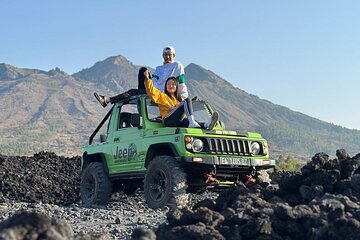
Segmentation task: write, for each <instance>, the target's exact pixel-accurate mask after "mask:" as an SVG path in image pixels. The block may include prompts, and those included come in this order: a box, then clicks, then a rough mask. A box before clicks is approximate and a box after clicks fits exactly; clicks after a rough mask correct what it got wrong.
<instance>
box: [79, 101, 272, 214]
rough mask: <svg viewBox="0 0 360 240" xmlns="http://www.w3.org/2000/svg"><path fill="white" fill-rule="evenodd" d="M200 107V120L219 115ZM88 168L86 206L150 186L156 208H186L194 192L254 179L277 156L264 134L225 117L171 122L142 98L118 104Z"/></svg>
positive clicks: (85, 159) (90, 152)
mask: <svg viewBox="0 0 360 240" xmlns="http://www.w3.org/2000/svg"><path fill="white" fill-rule="evenodd" d="M193 108H194V117H195V119H196V120H197V121H198V122H206V121H208V120H209V118H210V116H211V113H212V112H213V110H212V108H211V107H210V106H209V104H208V103H206V102H204V101H194V102H193ZM106 122H108V123H107V124H105V123H106ZM106 126H107V128H106ZM100 130H102V131H103V132H104V133H106V134H101V131H100ZM96 135H100V138H99V141H98V142H94V137H95V136H96ZM81 165H82V176H81V186H80V193H81V200H82V202H83V204H85V205H98V204H99V205H103V204H107V202H108V201H109V200H110V197H111V194H112V192H113V191H116V190H119V189H120V188H121V189H122V190H123V191H124V192H128V193H131V192H134V191H135V190H136V189H137V188H139V187H143V188H144V195H145V199H146V202H147V204H148V206H149V207H150V208H154V209H155V208H161V207H164V206H165V205H168V206H169V207H170V208H175V207H182V206H184V205H186V204H187V202H188V193H201V192H203V191H204V190H206V189H211V190H217V189H221V188H224V187H228V186H232V185H233V184H234V183H235V182H236V181H243V182H246V181H252V180H254V179H256V178H257V177H258V175H259V172H260V171H261V170H267V169H270V168H274V167H275V161H274V160H270V159H269V152H268V145H267V142H266V140H265V139H263V138H262V137H261V135H260V134H258V133H253V132H248V133H238V132H235V131H225V130H224V127H223V124H222V123H221V122H220V121H219V122H217V123H216V126H215V127H214V129H213V130H206V129H200V128H180V127H164V125H163V124H162V122H161V118H160V116H159V109H158V106H157V105H155V104H154V103H153V102H152V101H151V100H150V98H149V97H147V96H146V95H139V96H133V97H130V98H129V99H127V100H126V101H123V102H119V103H115V104H114V105H113V107H112V108H111V110H110V111H109V112H108V113H107V115H106V116H105V118H104V119H103V120H102V121H101V123H100V125H99V126H98V127H97V128H96V130H95V131H94V133H93V134H92V135H91V137H90V139H89V144H88V145H87V146H85V148H84V153H83V156H82V162H81ZM261 172H264V171H261Z"/></svg>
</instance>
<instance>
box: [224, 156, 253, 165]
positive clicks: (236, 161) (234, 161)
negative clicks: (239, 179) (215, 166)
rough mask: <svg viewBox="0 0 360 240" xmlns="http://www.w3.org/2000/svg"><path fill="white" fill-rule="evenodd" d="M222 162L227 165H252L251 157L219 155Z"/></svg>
mask: <svg viewBox="0 0 360 240" xmlns="http://www.w3.org/2000/svg"><path fill="white" fill-rule="evenodd" d="M219 161H220V164H226V165H246V166H249V165H250V159H249V158H225V157H219Z"/></svg>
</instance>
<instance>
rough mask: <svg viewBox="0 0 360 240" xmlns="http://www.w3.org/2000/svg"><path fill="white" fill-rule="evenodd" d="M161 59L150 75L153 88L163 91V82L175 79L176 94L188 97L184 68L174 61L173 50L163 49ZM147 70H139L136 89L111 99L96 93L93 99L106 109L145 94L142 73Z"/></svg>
mask: <svg viewBox="0 0 360 240" xmlns="http://www.w3.org/2000/svg"><path fill="white" fill-rule="evenodd" d="M162 56H163V59H164V62H163V64H162V65H160V66H157V67H156V70H155V72H154V74H153V75H152V79H153V83H154V86H155V87H156V88H157V89H159V90H160V91H162V92H164V91H165V82H166V80H167V79H168V78H169V77H176V78H177V79H178V81H179V91H178V94H179V95H180V97H182V98H187V97H188V91H187V87H186V84H185V82H186V79H185V70H184V66H183V65H182V64H181V63H180V62H177V61H175V48H174V47H172V46H167V47H165V48H164V49H163V54H162ZM146 70H147V68H145V67H142V68H140V70H139V74H138V88H137V89H130V90H129V91H127V92H124V93H121V94H119V95H116V96H113V97H107V96H103V95H99V94H98V93H96V92H95V93H94V96H95V98H96V99H97V100H98V101H99V103H100V104H101V105H102V106H103V107H106V106H107V104H108V103H115V102H118V101H120V100H123V99H126V98H128V97H130V96H134V95H138V94H145V93H146V91H145V86H144V72H145V71H146Z"/></svg>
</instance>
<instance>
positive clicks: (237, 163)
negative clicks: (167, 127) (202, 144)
mask: <svg viewBox="0 0 360 240" xmlns="http://www.w3.org/2000/svg"><path fill="white" fill-rule="evenodd" d="M182 161H184V162H187V163H196V164H205V165H212V166H213V165H216V166H224V167H231V166H234V167H255V168H261V169H269V168H275V160H271V159H267V160H264V159H256V158H246V157H243V158H232V157H219V156H212V157H182Z"/></svg>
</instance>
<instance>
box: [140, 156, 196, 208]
mask: <svg viewBox="0 0 360 240" xmlns="http://www.w3.org/2000/svg"><path fill="white" fill-rule="evenodd" d="M186 188H187V184H186V173H185V171H184V169H183V167H182V166H181V164H180V163H179V162H178V161H177V160H176V159H175V158H173V157H171V156H157V157H155V158H154V159H153V160H152V161H151V162H150V163H149V166H148V170H147V172H146V175H145V180H144V195H145V200H146V202H147V204H148V206H149V207H150V208H153V209H156V208H162V207H164V206H166V205H168V206H169V207H170V208H171V209H174V208H181V207H184V206H185V205H186V204H187V203H188V201H189V195H188V194H187V193H186Z"/></svg>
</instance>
